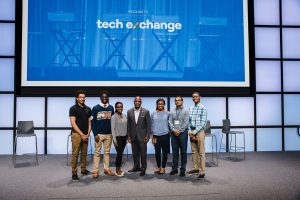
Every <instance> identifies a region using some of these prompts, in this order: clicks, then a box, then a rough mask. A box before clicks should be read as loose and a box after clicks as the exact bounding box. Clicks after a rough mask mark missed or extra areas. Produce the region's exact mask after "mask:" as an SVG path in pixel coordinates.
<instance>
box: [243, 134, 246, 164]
mask: <svg viewBox="0 0 300 200" xmlns="http://www.w3.org/2000/svg"><path fill="white" fill-rule="evenodd" d="M243 137H244V160H245V159H246V142H245V133H244V132H243Z"/></svg>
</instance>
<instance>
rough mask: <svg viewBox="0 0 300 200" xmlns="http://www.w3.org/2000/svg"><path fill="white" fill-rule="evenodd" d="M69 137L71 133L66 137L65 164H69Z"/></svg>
mask: <svg viewBox="0 0 300 200" xmlns="http://www.w3.org/2000/svg"><path fill="white" fill-rule="evenodd" d="M70 137H71V134H70V135H68V138H67V166H69V138H70Z"/></svg>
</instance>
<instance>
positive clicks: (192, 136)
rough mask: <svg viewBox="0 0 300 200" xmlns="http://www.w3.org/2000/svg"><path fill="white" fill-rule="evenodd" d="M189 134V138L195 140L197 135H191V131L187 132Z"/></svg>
mask: <svg viewBox="0 0 300 200" xmlns="http://www.w3.org/2000/svg"><path fill="white" fill-rule="evenodd" d="M189 136H190V138H191V140H194V141H196V140H197V136H196V135H193V134H192V133H189Z"/></svg>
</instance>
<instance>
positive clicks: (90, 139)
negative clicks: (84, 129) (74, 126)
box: [67, 131, 93, 165]
mask: <svg viewBox="0 0 300 200" xmlns="http://www.w3.org/2000/svg"><path fill="white" fill-rule="evenodd" d="M71 135H72V131H71V132H70V134H69V135H68V139H67V165H69V143H70V139H71ZM89 146H90V152H87V154H91V155H92V154H93V151H92V137H91V136H90V137H89ZM92 160H93V156H91V161H92Z"/></svg>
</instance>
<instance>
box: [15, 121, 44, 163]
mask: <svg viewBox="0 0 300 200" xmlns="http://www.w3.org/2000/svg"><path fill="white" fill-rule="evenodd" d="M19 137H35V150H36V151H35V158H36V164H37V165H38V164H39V162H38V148H37V137H36V134H35V133H34V126H33V121H18V127H17V133H16V137H15V144H14V149H13V164H14V167H15V165H16V159H17V144H18V138H19Z"/></svg>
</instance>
